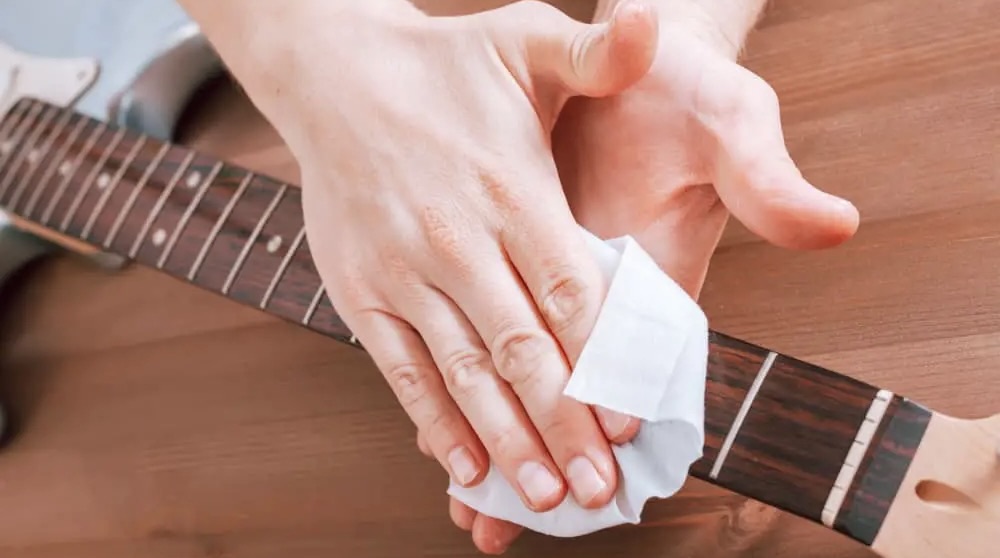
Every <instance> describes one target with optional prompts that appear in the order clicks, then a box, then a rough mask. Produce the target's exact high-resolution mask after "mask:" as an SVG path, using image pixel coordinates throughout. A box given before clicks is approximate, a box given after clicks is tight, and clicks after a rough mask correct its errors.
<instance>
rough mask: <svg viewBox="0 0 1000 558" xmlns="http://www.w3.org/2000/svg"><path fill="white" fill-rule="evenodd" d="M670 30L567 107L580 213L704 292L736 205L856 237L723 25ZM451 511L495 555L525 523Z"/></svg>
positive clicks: (802, 239) (764, 231) (739, 210)
mask: <svg viewBox="0 0 1000 558" xmlns="http://www.w3.org/2000/svg"><path fill="white" fill-rule="evenodd" d="M660 29H661V32H660V37H661V42H660V46H659V51H658V54H657V58H656V61H655V62H654V65H653V68H652V69H651V70H650V72H649V74H648V75H647V76H646V77H645V78H644V79H643V80H642V81H640V82H639V83H638V84H637V85H635V86H633V87H632V88H631V89H629V90H628V91H626V92H625V93H622V94H620V95H618V96H615V97H611V98H603V99H588V98H577V99H573V100H571V101H570V102H569V103H568V104H567V105H566V107H565V108H564V109H563V111H562V113H561V114H560V117H559V123H558V125H557V127H556V129H555V130H554V132H553V144H554V145H553V147H554V153H555V155H556V161H557V165H558V167H559V172H560V176H561V178H562V181H563V185H564V188H565V190H566V194H567V197H568V199H569V202H570V206H571V208H572V210H573V212H574V215H575V217H576V219H577V221H578V222H579V223H580V224H581V225H583V226H584V227H585V228H587V229H588V230H590V231H591V232H593V233H594V234H596V235H597V236H599V237H601V238H605V239H607V238H612V237H616V236H621V235H625V234H628V235H631V236H632V237H634V238H635V239H636V240H637V241H638V242H639V243H640V244H641V245H642V247H643V248H644V249H645V250H646V251H647V252H649V254H650V255H651V256H652V257H653V258H654V260H656V262H657V263H658V264H659V265H660V266H661V268H662V269H663V270H664V272H666V273H667V274H668V275H670V277H671V278H673V279H674V280H675V281H676V282H677V283H678V284H679V285H680V286H681V287H682V288H683V289H684V290H685V291H686V292H687V293H688V294H689V295H690V296H691V297H692V298H695V299H697V298H698V296H699V294H700V291H701V288H702V285H703V284H704V281H705V276H706V274H707V271H708V266H709V261H710V259H711V256H712V254H713V252H714V251H715V248H716V246H717V245H718V242H719V239H720V237H721V235H722V232H723V229H724V227H725V225H726V222H727V220H728V218H729V215H730V212H731V213H732V214H733V215H734V216H735V217H737V218H738V219H739V220H740V221H741V222H742V223H743V224H744V225H746V226H747V228H749V229H750V230H751V231H753V232H755V233H756V234H758V235H760V236H762V237H763V238H765V239H766V240H768V241H770V242H772V243H774V244H776V245H778V246H782V247H786V248H793V249H819V248H826V247H832V246H835V245H838V244H840V243H842V242H844V241H845V240H847V239H848V238H850V237H851V236H852V235H853V234H854V231H855V230H856V228H857V226H858V212H857V210H856V209H855V208H854V206H853V205H851V204H850V203H849V202H847V201H846V200H843V199H840V198H837V197H834V196H831V195H829V194H826V193H823V192H821V191H820V190H818V189H816V188H815V187H813V186H812V185H811V184H810V183H809V182H807V181H806V180H805V178H804V177H803V176H802V174H801V173H800V172H799V170H798V168H797V167H796V165H795V163H794V162H793V161H792V159H791V157H790V156H789V154H788V151H787V148H786V146H785V140H784V136H783V132H782V128H781V120H780V111H779V106H778V99H777V96H776V95H775V92H774V90H773V89H772V88H771V87H770V86H769V85H768V84H767V83H766V82H765V81H764V80H763V79H761V78H760V77H759V76H757V75H755V74H754V73H752V72H750V71H749V70H747V69H746V68H744V67H743V66H741V65H739V64H738V63H737V62H736V61H735V56H734V55H732V54H731V53H730V51H731V50H732V48H731V46H730V45H727V44H725V43H722V42H716V41H717V40H718V39H716V37H718V38H719V39H721V37H720V36H719V35H717V34H715V33H714V31H713V30H708V29H698V28H697V27H695V26H693V25H691V24H687V23H685V24H680V23H677V24H670V23H667V24H663V23H661V27H660ZM418 444H420V446H421V450H422V451H424V453H427V452H428V449H427V447H426V445H425V444H424V442H423V441H422V439H420V437H419V436H418ZM450 513H451V518H452V520H453V521H454V522H455V524H456V525H458V526H459V527H460V528H462V529H464V530H466V531H471V532H472V538H473V541H474V542H475V544H476V546H477V547H478V548H479V549H480V550H481V551H483V552H487V553H500V552H503V551H504V550H506V548H507V547H509V545H510V544H511V543H512V542H513V541H514V540H515V539H516V538H517V537H518V536H519V535H520V534H521V532H522V531H523V529H522V528H521V527H520V526H517V525H514V524H511V523H509V522H506V521H502V520H499V519H495V518H491V517H487V516H485V515H483V514H479V513H478V512H476V511H475V510H472V509H471V508H469V507H467V506H465V505H464V504H462V503H460V502H458V501H457V500H455V499H451V503H450Z"/></svg>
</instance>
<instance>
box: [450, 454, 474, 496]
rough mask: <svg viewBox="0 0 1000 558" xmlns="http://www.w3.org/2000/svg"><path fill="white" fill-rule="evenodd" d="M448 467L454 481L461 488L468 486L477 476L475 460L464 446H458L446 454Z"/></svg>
mask: <svg viewBox="0 0 1000 558" xmlns="http://www.w3.org/2000/svg"><path fill="white" fill-rule="evenodd" d="M448 465H449V466H450V467H451V473H452V474H453V475H455V480H456V481H458V484H461V485H462V486H468V484H469V483H470V482H472V481H474V480H475V479H476V475H478V474H479V467H478V466H477V465H476V460H475V459H473V457H472V452H470V451H469V450H468V449H467V448H466V447H465V446H459V447H457V448H455V449H453V450H451V451H450V452H449V453H448Z"/></svg>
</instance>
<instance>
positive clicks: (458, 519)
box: [448, 498, 478, 531]
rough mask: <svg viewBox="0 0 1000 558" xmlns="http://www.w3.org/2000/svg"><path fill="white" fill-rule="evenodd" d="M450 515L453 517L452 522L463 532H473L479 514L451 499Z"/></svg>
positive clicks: (449, 503) (449, 504) (449, 505)
mask: <svg viewBox="0 0 1000 558" xmlns="http://www.w3.org/2000/svg"><path fill="white" fill-rule="evenodd" d="M448 515H450V516H451V521H452V522H453V523H454V524H455V526H456V527H458V528H459V529H461V530H463V531H471V530H472V524H473V522H474V521H475V520H476V515H478V512H476V510H474V509H472V508H470V507H469V506H466V505H465V504H463V503H462V502H460V501H458V500H456V499H455V498H449V501H448Z"/></svg>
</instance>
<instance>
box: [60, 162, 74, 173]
mask: <svg viewBox="0 0 1000 558" xmlns="http://www.w3.org/2000/svg"><path fill="white" fill-rule="evenodd" d="M72 168H73V163H71V162H70V161H63V162H62V164H61V165H59V176H66V175H67V174H69V171H70V170H71V169H72Z"/></svg>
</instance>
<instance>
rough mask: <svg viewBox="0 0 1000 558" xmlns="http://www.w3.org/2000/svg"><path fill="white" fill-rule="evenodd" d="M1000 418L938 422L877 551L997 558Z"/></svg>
mask: <svg viewBox="0 0 1000 558" xmlns="http://www.w3.org/2000/svg"><path fill="white" fill-rule="evenodd" d="M998 533H1000V415H998V416H995V417H992V418H989V419H981V420H960V419H955V418H952V417H949V416H945V415H942V414H937V413H936V414H934V416H933V418H932V419H931V422H930V424H929V426H928V428H927V432H926V434H925V435H924V437H923V440H922V441H921V443H920V449H918V450H917V453H916V455H915V456H914V458H913V461H912V463H911V464H910V467H909V471H908V473H907V475H906V477H905V478H904V479H903V482H902V484H901V485H900V487H899V492H898V493H897V495H896V499H895V501H894V502H893V505H892V507H891V508H890V510H889V513H888V515H887V516H886V518H885V522H884V523H883V526H882V530H881V532H880V533H879V535H878V538H876V539H875V542H874V544H873V545H872V548H873V549H874V550H875V551H876V552H877V553H878V554H879V555H880V556H885V557H887V558H897V557H898V558H908V557H911V556H935V557H938V556H940V557H942V558H994V557H995V556H997V550H996V547H995V546H994V545H995V544H997V540H996V536H997V534H998Z"/></svg>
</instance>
